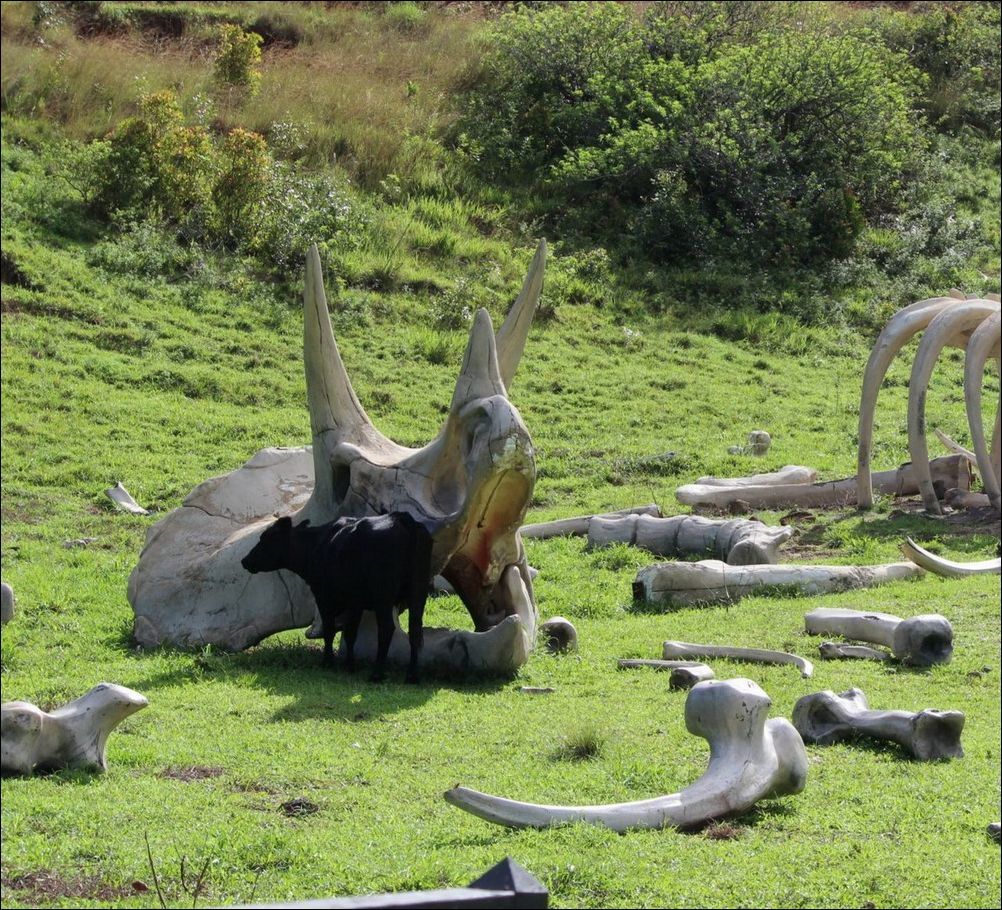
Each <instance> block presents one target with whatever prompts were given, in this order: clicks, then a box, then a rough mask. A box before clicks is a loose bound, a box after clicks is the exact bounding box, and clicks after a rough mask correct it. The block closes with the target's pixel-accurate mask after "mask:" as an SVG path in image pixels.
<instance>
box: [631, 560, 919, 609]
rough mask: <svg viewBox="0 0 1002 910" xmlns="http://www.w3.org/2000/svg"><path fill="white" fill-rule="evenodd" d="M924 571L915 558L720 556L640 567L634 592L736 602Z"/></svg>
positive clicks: (655, 597) (664, 598)
mask: <svg viewBox="0 0 1002 910" xmlns="http://www.w3.org/2000/svg"><path fill="white" fill-rule="evenodd" d="M921 574H922V570H921V569H920V568H919V567H918V566H916V565H914V564H913V563H910V562H896V563H891V564H889V565H884V566H802V565H778V566H773V565H757V566H730V565H727V563H723V562H720V561H719V560H716V559H705V560H701V561H700V562H662V563H657V564H656V565H652V566H645V567H644V568H642V569H640V571H639V572H637V577H636V579H635V580H634V582H633V597H634V599H635V600H644V601H648V602H649V603H664V604H667V605H669V606H675V607H688V606H698V605H701V604H715V603H733V602H735V601H738V600H740V599H741V598H742V597H744V596H745V595H747V594H755V593H756V592H758V591H761V590H762V589H775V588H787V589H789V590H791V591H793V592H796V593H798V594H827V593H830V592H833V591H848V590H851V589H854V588H870V587H874V586H875V585H882V584H886V583H887V582H889V581H898V580H899V579H902V578H914V577H916V576H918V575H921Z"/></svg>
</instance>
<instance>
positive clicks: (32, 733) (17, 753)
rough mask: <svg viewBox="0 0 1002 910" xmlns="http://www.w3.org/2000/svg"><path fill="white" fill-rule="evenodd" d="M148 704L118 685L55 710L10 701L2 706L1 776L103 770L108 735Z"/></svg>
mask: <svg viewBox="0 0 1002 910" xmlns="http://www.w3.org/2000/svg"><path fill="white" fill-rule="evenodd" d="M148 704H149V702H148V701H147V700H146V698H145V696H143V695H140V694H139V693H138V692H135V691H133V690H132V689H127V688H125V686H117V685H115V684H114V683H99V684H98V685H96V686H94V688H93V689H91V690H90V691H89V692H88V693H87V694H86V695H81V696H80V698H77V699H75V700H74V701H71V702H68V703H67V704H65V705H63V706H62V707H61V708H56V709H54V710H52V711H43V710H42V709H41V708H39V707H37V706H35V705H33V704H31V703H29V702H26V701H11V702H7V703H6V704H5V705H3V706H2V707H0V729H2V736H0V740H2V749H0V751H2V755H3V760H2V770H3V773H4V774H31V773H32V772H33V771H55V770H58V769H60V768H89V769H92V770H97V771H104V770H106V769H107V767H108V763H107V758H106V755H105V746H106V745H107V742H108V734H110V733H111V731H112V730H114V729H115V727H117V726H118V725H119V724H120V723H121V722H122V721H123V720H125V718H127V717H128V716H129V715H130V714H135V713H136V712H137V711H139V710H141V709H142V708H145V707H146V706H147V705H148Z"/></svg>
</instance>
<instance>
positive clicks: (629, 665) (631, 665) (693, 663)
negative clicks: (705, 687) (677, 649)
mask: <svg viewBox="0 0 1002 910" xmlns="http://www.w3.org/2000/svg"><path fill="white" fill-rule="evenodd" d="M616 665H617V666H618V667H619V669H620V670H637V669H639V668H641V667H650V668H651V669H652V670H667V671H668V672H671V671H672V670H674V669H675V668H676V667H698V666H700V662H699V661H698V660H644V659H642V658H638V657H621V658H620V659H619V660H618V661H616Z"/></svg>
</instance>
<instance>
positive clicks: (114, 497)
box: [104, 481, 150, 515]
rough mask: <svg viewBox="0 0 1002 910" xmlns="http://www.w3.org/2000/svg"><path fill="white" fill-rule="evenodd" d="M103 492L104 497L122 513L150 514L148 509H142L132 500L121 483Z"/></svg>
mask: <svg viewBox="0 0 1002 910" xmlns="http://www.w3.org/2000/svg"><path fill="white" fill-rule="evenodd" d="M104 492H105V495H106V496H107V497H108V498H109V499H110V500H111V501H112V502H113V503H115V505H116V506H118V508H120V509H121V510H122V511H123V512H130V513H131V514H133V515H149V514H150V512H149V509H144V508H143V507H142V506H141V505H139V503H138V502H136V501H135V500H134V499H133V498H132V496H130V495H129V491H128V490H126V489H125V487H123V486H122V482H121V481H119V482H118V483H116V484H115V485H114V486H113V487H108V489H107V490H105V491H104Z"/></svg>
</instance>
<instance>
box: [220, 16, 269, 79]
mask: <svg viewBox="0 0 1002 910" xmlns="http://www.w3.org/2000/svg"><path fill="white" fill-rule="evenodd" d="M263 41H264V39H263V38H262V37H261V36H260V35H259V34H257V32H245V31H244V30H243V29H242V28H241V27H240V26H239V25H232V24H227V25H223V26H220V29H219V50H218V52H217V53H216V61H215V75H216V79H217V80H218V81H219V82H221V83H223V84H225V85H234V86H238V87H240V88H245V89H247V90H248V91H249V92H250V94H254V93H255V92H257V90H258V88H259V87H260V84H261V73H260V72H259V71H258V69H257V67H258V66H259V65H260V63H261V44H262V42H263Z"/></svg>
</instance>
